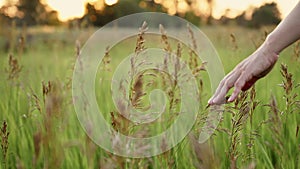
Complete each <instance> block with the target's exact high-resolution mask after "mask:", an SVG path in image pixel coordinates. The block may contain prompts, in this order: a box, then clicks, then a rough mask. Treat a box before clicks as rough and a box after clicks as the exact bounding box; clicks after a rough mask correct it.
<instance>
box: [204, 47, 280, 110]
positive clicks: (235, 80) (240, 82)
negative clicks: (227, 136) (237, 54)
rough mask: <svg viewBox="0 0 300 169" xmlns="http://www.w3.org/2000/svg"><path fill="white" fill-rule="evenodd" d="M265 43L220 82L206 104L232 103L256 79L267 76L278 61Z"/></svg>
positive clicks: (276, 55) (276, 56)
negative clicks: (231, 91) (228, 95)
mask: <svg viewBox="0 0 300 169" xmlns="http://www.w3.org/2000/svg"><path fill="white" fill-rule="evenodd" d="M270 49H271V48H270V47H269V46H268V44H267V42H265V43H264V44H263V45H262V46H261V47H260V48H259V49H257V50H256V51H255V52H254V53H253V54H252V55H250V56H249V57H248V58H246V59H245V60H243V61H242V62H241V63H239V64H238V65H237V66H236V67H235V68H234V69H233V70H232V71H231V72H230V73H229V74H228V75H227V76H225V77H224V79H223V80H222V81H221V82H220V84H219V86H218V88H217V90H216V92H215V94H214V95H213V96H212V97H211V99H210V100H209V101H208V104H210V105H213V104H224V103H226V102H232V101H234V100H235V99H236V98H237V96H238V94H239V93H240V92H241V91H245V90H248V89H249V88H250V87H251V86H252V85H253V84H254V83H255V82H256V81H257V80H258V79H260V78H262V77H264V76H265V75H267V74H268V73H269V72H270V71H271V69H272V68H273V66H274V64H275V63H276V61H277V59H278V54H276V53H275V52H273V51H272V50H270ZM232 87H234V91H233V93H232V95H231V96H230V97H229V99H228V100H226V98H225V97H226V94H227V92H228V91H229V89H231V88H232Z"/></svg>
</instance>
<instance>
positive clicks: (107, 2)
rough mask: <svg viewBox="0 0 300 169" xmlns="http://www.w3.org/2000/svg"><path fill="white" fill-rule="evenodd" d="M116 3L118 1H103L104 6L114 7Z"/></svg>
mask: <svg viewBox="0 0 300 169" xmlns="http://www.w3.org/2000/svg"><path fill="white" fill-rule="evenodd" d="M117 2H118V0H105V4H106V5H108V6H111V5H114V4H116V3H117Z"/></svg>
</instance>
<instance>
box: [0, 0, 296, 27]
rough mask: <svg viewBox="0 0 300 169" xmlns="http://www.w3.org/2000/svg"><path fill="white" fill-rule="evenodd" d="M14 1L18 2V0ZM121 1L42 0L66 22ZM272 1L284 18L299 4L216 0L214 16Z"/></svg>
mask: <svg viewBox="0 0 300 169" xmlns="http://www.w3.org/2000/svg"><path fill="white" fill-rule="evenodd" d="M12 1H15V2H16V0H12ZM119 1H120V0H64V1H58V0H42V3H45V4H47V5H49V7H51V8H52V9H53V10H55V11H57V12H58V18H59V20H60V21H63V22H64V21H67V20H69V19H73V18H79V17H82V16H83V15H84V14H85V5H86V4H87V3H96V2H97V7H98V8H100V9H101V8H103V7H104V4H106V5H114V4H116V3H118V2H119ZM155 2H156V3H164V5H166V6H167V5H168V2H170V1H162V0H155ZM271 2H275V3H277V5H278V9H279V11H280V13H281V17H282V18H284V17H286V16H287V15H288V13H289V12H290V11H291V10H292V9H293V7H294V6H295V5H296V4H297V2H298V0H290V2H289V3H286V1H285V0H244V1H236V0H215V1H214V8H213V13H212V16H213V17H214V18H216V19H219V18H220V17H221V16H224V15H225V13H226V10H227V14H226V16H228V17H231V18H234V17H236V16H238V15H240V14H241V13H243V12H244V11H246V10H247V9H251V8H252V9H253V8H257V7H260V6H262V5H263V4H265V3H271ZM4 3H5V0H0V6H2V5H3V4H4ZM70 3H72V8H68V6H69V5H68V4H70ZM178 3H181V4H182V5H181V6H180V7H181V8H180V9H179V10H182V11H184V10H187V9H186V6H185V4H184V1H183V0H178ZM169 4H170V3H169ZM201 7H202V8H203V4H201V2H200V1H199V3H198V6H196V9H198V10H201ZM228 9H229V10H228ZM171 11H172V10H171ZM173 11H174V10H173ZM171 13H172V12H171Z"/></svg>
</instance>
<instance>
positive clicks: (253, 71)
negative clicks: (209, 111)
mask: <svg viewBox="0 0 300 169" xmlns="http://www.w3.org/2000/svg"><path fill="white" fill-rule="evenodd" d="M299 38H300V2H298V4H297V5H296V7H295V8H294V9H293V10H292V11H291V13H290V14H289V15H288V16H287V17H286V18H285V19H284V20H283V21H282V22H281V23H280V24H279V25H278V26H277V27H276V28H275V29H274V30H273V32H271V33H270V34H269V35H268V37H267V39H266V40H265V42H264V43H263V44H262V45H261V46H260V47H259V48H258V49H257V50H256V51H255V52H254V53H253V54H251V55H250V56H249V57H247V58H246V59H245V60H243V61H242V62H241V63H239V64H238V65H237V66H236V67H235V68H234V69H233V70H232V71H231V72H230V73H229V74H228V75H226V76H225V77H224V79H223V80H222V81H221V82H220V84H219V86H218V88H217V90H216V91H215V94H214V95H213V96H212V97H211V99H210V100H209V101H208V103H209V104H223V103H225V102H226V99H225V96H226V94H227V92H228V91H229V89H231V88H232V87H234V91H233V93H232V95H231V96H230V97H229V99H228V100H227V101H228V102H232V101H234V100H235V99H236V98H237V96H238V94H239V93H240V92H241V91H242V90H243V91H245V90H247V89H249V88H250V87H251V86H252V85H253V84H254V83H255V82H256V81H257V80H258V79H260V78H262V77H264V76H265V75H267V74H268V73H269V72H270V71H271V69H272V68H273V66H274V64H275V63H276V61H277V59H278V55H279V53H280V52H281V51H282V50H283V49H285V48H286V47H287V46H289V45H291V44H292V43H294V42H295V41H297V40H298V39H299Z"/></svg>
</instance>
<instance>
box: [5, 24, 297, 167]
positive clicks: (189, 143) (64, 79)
mask: <svg viewBox="0 0 300 169" xmlns="http://www.w3.org/2000/svg"><path fill="white" fill-rule="evenodd" d="M201 29H202V30H203V31H204V32H205V33H206V34H207V36H208V37H209V38H210V39H211V41H212V43H213V44H214V45H215V47H216V49H217V51H218V52H219V55H220V58H221V60H222V63H223V65H224V69H225V72H226V73H228V72H229V71H230V70H231V69H232V68H233V67H234V66H235V65H236V64H237V63H238V62H239V61H241V60H242V59H243V58H245V57H246V56H248V55H249V54H251V52H253V51H254V50H255V46H254V44H253V41H254V42H255V43H257V44H259V43H261V42H262V37H264V31H265V30H267V31H268V32H269V31H270V30H272V28H269V27H268V28H263V29H261V30H252V29H245V28H240V27H235V26H228V27H220V26H212V27H203V28H201ZM14 31H15V33H16V34H18V33H19V32H22V30H14ZM93 31H94V29H88V30H67V29H64V28H59V29H54V28H47V29H46V28H29V29H28V30H27V33H28V34H31V36H32V37H31V39H30V41H29V42H27V43H26V45H27V49H26V50H25V51H24V52H23V53H21V54H20V52H18V49H15V50H13V51H12V52H11V53H12V54H13V56H14V57H15V58H17V59H18V62H19V65H20V66H21V67H22V69H21V72H20V74H19V77H17V78H15V79H10V80H8V79H7V78H8V73H7V72H6V69H7V68H9V66H8V58H9V57H8V54H7V53H5V52H2V51H3V50H1V53H0V68H1V69H0V74H1V76H0V101H1V102H0V122H1V124H2V123H3V122H4V121H6V122H7V124H8V131H9V137H8V143H9V145H8V152H7V156H6V159H4V156H3V149H1V153H0V160H1V162H2V165H1V168H189V169H190V168H230V166H231V167H232V168H234V165H233V164H232V161H233V160H232V159H231V158H230V154H232V153H233V152H232V149H231V148H230V147H231V146H232V145H236V152H235V155H236V157H237V159H236V167H237V168H251V167H250V166H251V165H255V166H256V168H286V169H290V168H299V167H300V153H299V152H300V149H299V146H300V133H298V135H297V136H296V130H297V126H298V128H299V127H300V108H299V106H298V107H297V106H296V104H295V105H292V106H290V107H289V106H286V102H285V98H284V97H283V96H284V94H285V92H284V90H283V89H282V88H281V87H280V86H279V85H278V84H280V83H282V81H283V79H284V78H283V77H282V76H281V74H280V63H286V64H287V65H288V71H289V72H291V73H292V74H293V80H294V85H296V84H297V83H299V82H300V76H298V75H299V74H300V69H299V64H300V62H299V60H298V61H297V60H296V57H295V56H294V53H293V51H294V47H295V45H292V46H291V47H289V48H288V49H286V50H285V51H284V52H282V54H281V56H280V58H279V61H278V63H277V64H276V66H275V67H274V69H273V71H272V72H271V73H270V74H269V75H268V76H267V77H265V78H263V79H262V80H260V81H259V82H257V84H256V86H255V88H256V97H255V101H258V102H259V105H258V106H257V107H256V108H255V110H254V111H252V112H251V111H250V112H251V113H252V124H251V122H250V118H251V117H250V116H249V117H248V118H246V119H245V120H244V121H242V123H241V124H240V126H239V127H240V129H238V130H237V131H236V132H235V135H236V136H238V137H239V141H237V142H233V141H232V138H233V137H231V136H230V135H229V134H228V133H226V132H225V131H228V132H229V133H232V132H231V131H233V125H232V123H233V121H232V120H233V119H237V118H238V117H239V115H240V114H241V111H240V110H239V108H240V107H241V106H242V103H239V104H238V106H237V108H235V109H234V108H228V109H226V112H225V113H224V117H223V120H222V122H221V123H220V124H219V130H218V131H216V132H215V134H214V135H213V136H212V137H211V139H210V140H209V141H208V142H207V143H206V144H198V143H197V142H195V140H194V141H193V137H194V136H195V137H196V139H197V137H198V135H197V134H198V130H199V128H200V127H201V124H199V123H200V122H201V120H200V117H199V118H198V121H197V123H196V124H195V125H194V128H193V130H192V131H191V134H190V135H189V136H187V137H186V138H185V139H184V140H183V141H182V142H181V143H180V144H178V145H177V146H176V147H174V148H173V149H171V150H170V151H168V152H166V153H164V154H162V155H159V156H155V157H151V158H144V159H133V158H123V157H118V156H115V155H113V154H111V153H109V152H106V151H105V150H103V149H102V148H100V147H98V146H97V145H95V144H94V143H93V142H92V141H91V140H90V139H89V138H88V136H87V135H86V134H85V132H84V130H83V129H82V128H81V126H80V123H79V121H78V119H77V116H76V113H75V111H74V108H73V104H72V93H71V92H72V90H71V87H70V85H71V83H70V79H71V77H72V73H73V66H74V63H75V61H76V51H75V47H76V46H75V42H76V40H79V41H80V42H81V43H82V44H83V43H84V42H85V41H86V40H87V38H88V37H89V36H90V35H91V34H92V33H93ZM230 34H234V37H235V42H233V40H232V38H231V37H230ZM2 37H3V38H2V39H3V41H1V43H0V44H5V42H4V40H5V38H8V39H11V37H10V36H8V35H6V36H4V35H2ZM14 38H15V39H16V38H17V35H14ZM147 43H148V41H146V46H147ZM124 46H125V45H124ZM124 46H123V45H122V44H121V45H120V46H119V47H118V48H115V49H113V50H112V51H111V52H110V55H111V56H112V63H111V67H112V68H113V69H115V68H116V67H115V65H117V64H118V63H119V61H120V60H119V58H118V57H114V56H120V55H122V54H124V53H129V52H134V48H133V49H131V48H128V46H125V47H124ZM235 46H237V48H236V49H235ZM133 47H134V46H133ZM131 50H132V51H131ZM99 72H100V70H99ZM99 72H98V73H99ZM112 72H113V71H112ZM111 75H112V73H109V72H107V74H105V76H106V77H105V78H111ZM102 76H103V75H101V74H98V76H97V78H101V77H102ZM201 78H202V79H203V83H204V89H203V91H202V93H201V98H202V99H201V105H202V110H203V109H204V108H203V107H204V106H205V104H206V102H207V100H208V99H209V97H210V96H211V92H210V89H209V87H210V84H209V81H208V77H207V74H206V72H202V73H201ZM157 79H158V80H159V78H157ZM97 80H99V79H97ZM97 80H96V84H97V83H98V81H97ZM48 81H51V84H52V85H53V86H54V87H53V88H52V91H51V92H50V93H45V92H44V93H43V90H42V89H43V85H42V82H44V84H46V83H47V82H48ZM45 87H46V86H45V85H44V88H45ZM105 88H109V86H105ZM101 89H102V88H98V89H96V91H97V93H98V94H97V98H98V100H103V99H102V97H103V96H104V97H105V98H106V99H107V100H109V98H110V94H109V93H108V92H107V91H106V90H105V91H104V90H101ZM148 90H150V89H148ZM291 93H295V94H300V93H299V89H298V88H295V89H293V90H292V91H291ZM249 95H250V93H249ZM272 96H274V98H275V99H276V101H277V104H278V105H277V108H278V109H279V112H280V113H281V114H279V115H278V118H279V122H278V123H276V122H275V120H274V119H273V120H272V119H271V120H270V118H272V117H274V112H272V111H271V108H270V107H268V106H266V105H267V104H269V103H270V100H271V98H272ZM44 98H45V99H46V100H48V102H47V101H46V102H44V101H43V100H44ZM49 100H50V101H49ZM293 100H299V96H298V97H296V98H295V99H293ZM50 103H51V104H50ZM245 103H247V105H249V106H251V105H252V104H253V100H252V101H251V100H250V98H249V96H248V97H247V99H246V101H245ZM99 104H105V107H104V108H103V114H104V115H105V117H106V118H107V119H108V120H111V115H110V112H111V111H114V113H115V114H116V118H118V119H117V121H119V122H120V126H117V128H118V127H119V129H120V130H121V131H125V132H129V133H131V132H132V133H133V132H134V131H135V130H139V128H136V129H134V128H133V129H132V130H130V131H128V128H126V127H128V126H130V125H131V124H130V123H128V124H125V123H127V122H126V121H125V122H124V119H123V118H121V117H120V116H118V115H117V112H116V109H115V108H114V105H112V102H111V101H107V102H106V101H105V103H104V102H103V101H102V102H101V103H99ZM145 104H147V101H146V102H145ZM297 104H299V103H297ZM233 105H234V104H233V103H232V104H231V106H233ZM38 108H40V110H38ZM101 108H102V107H101ZM177 109H178V105H177ZM292 109H295V111H294V113H290V112H289V111H290V110H292ZM229 111H232V113H229ZM170 116H171V117H172V115H170V114H169V115H164V116H163V118H164V119H168V118H170ZM167 122H168V123H166V124H160V123H158V124H156V125H153V126H152V125H151V126H148V127H150V128H151V131H152V132H157V131H161V130H163V127H167V126H168V125H170V124H169V123H171V122H172V120H170V121H167ZM122 125H124V126H125V128H124V129H121V128H122ZM124 126H123V127H124ZM276 129H278V131H275V130H276ZM299 132H300V131H299ZM150 134H153V135H155V133H150ZM1 140H3V139H1ZM278 141H279V142H280V144H279V143H278ZM249 143H251V144H252V145H251V146H250V145H249ZM2 144H3V143H2ZM38 149H39V151H38Z"/></svg>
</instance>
